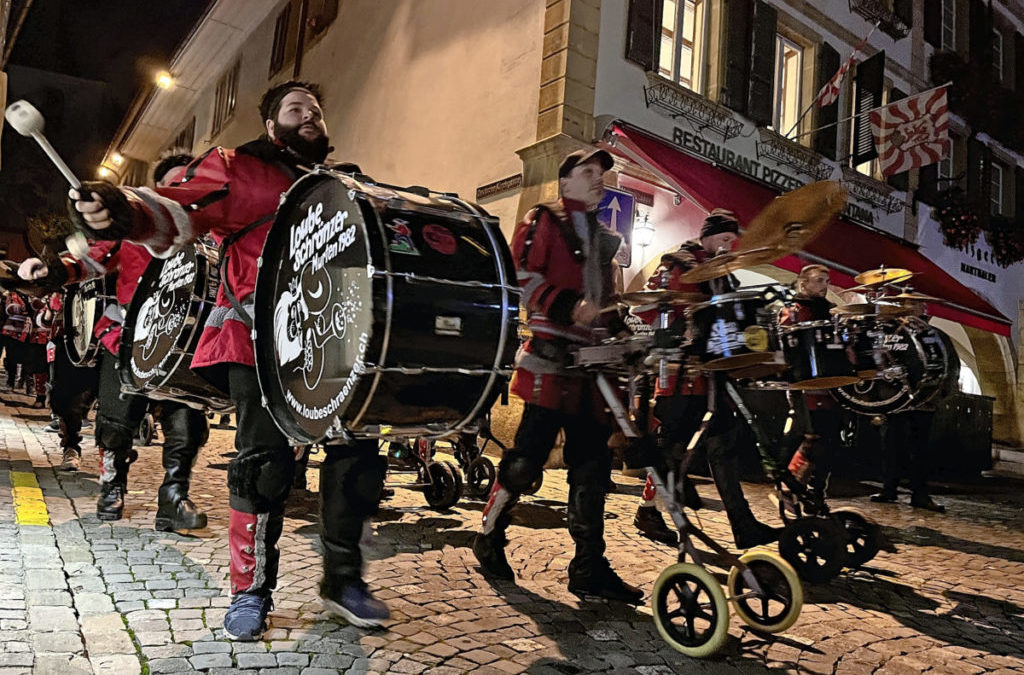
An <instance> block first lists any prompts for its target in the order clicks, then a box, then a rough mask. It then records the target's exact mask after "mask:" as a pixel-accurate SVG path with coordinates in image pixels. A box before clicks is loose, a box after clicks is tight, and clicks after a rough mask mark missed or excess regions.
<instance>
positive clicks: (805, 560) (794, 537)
mask: <svg viewBox="0 0 1024 675" xmlns="http://www.w3.org/2000/svg"><path fill="white" fill-rule="evenodd" d="M779 553H780V554H782V557H783V558H784V559H785V560H786V562H788V563H789V564H790V565H792V566H793V569H795V570H796V573H797V574H799V575H800V578H801V579H806V580H807V581H810V582H811V583H814V584H822V583H825V582H826V581H829V580H831V579H833V578H835V576H836V575H837V574H839V572H840V571H841V570H842V569H843V565H845V564H846V533H845V532H844V531H843V529H842V527H841V526H840V525H839V524H838V523H836V522H835V521H834V520H832V519H831V518H818V517H815V516H805V517H803V518H797V519H796V520H794V521H793V522H792V523H790V524H789V525H787V526H786V527H785V528H784V529H783V530H782V536H781V537H779Z"/></svg>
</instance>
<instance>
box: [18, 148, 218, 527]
mask: <svg viewBox="0 0 1024 675" xmlns="http://www.w3.org/2000/svg"><path fill="white" fill-rule="evenodd" d="M191 159H192V157H191V156H190V155H181V154H178V155H173V156H169V157H166V158H164V160H162V161H161V162H160V163H158V164H157V166H156V168H155V169H154V172H153V178H154V181H155V183H156V185H157V186H166V185H169V184H170V183H171V182H172V181H175V180H178V179H180V178H181V177H182V176H183V175H184V173H185V165H186V164H188V163H189V162H190V161H191ZM89 258H90V259H89V260H87V261H86V260H82V261H79V260H75V259H74V258H71V257H65V258H64V259H62V263H63V264H62V265H61V266H56V265H54V266H52V267H53V268H52V269H49V268H48V267H47V266H46V265H45V264H44V263H43V262H42V261H41V260H39V259H38V258H30V259H28V260H26V261H25V262H23V263H22V265H21V267H20V268H19V275H20V276H22V278H24V279H34V280H36V281H37V282H39V283H40V284H42V285H56V284H60V283H63V282H68V283H74V282H78V281H81V280H83V279H88V278H91V277H94V276H96V275H97V274H101V275H105V276H107V277H110V278H111V279H114V278H116V281H114V282H113V288H114V292H115V294H116V297H108V296H107V295H106V293H107V291H103V292H102V293H103V295H100V296H97V297H95V298H94V303H93V304H94V307H93V314H92V315H89V316H88V317H87V318H88V320H87V321H84V322H83V323H81V324H79V325H72V326H69V328H70V329H71V331H70V333H69V334H70V335H72V339H71V340H70V341H69V342H68V348H69V351H68V355H69V357H71V358H72V359H73V362H74V363H75V364H76V365H82V366H89V367H92V368H93V373H92V376H91V377H74V378H72V379H70V380H69V381H68V382H66V383H65V385H62V386H65V387H68V388H69V391H66V392H63V393H62V395H61V396H60V397H58V400H59V401H61V406H62V407H64V408H65V409H66V408H67V406H70V405H77V406H81V405H82V402H81V401H80V400H79V401H78V402H75V398H76V397H74V394H75V393H77V394H79V396H78V397H77V398H79V399H80V398H81V395H82V394H83V393H84V392H86V391H88V390H89V389H90V388H96V389H97V391H98V401H99V409H98V411H97V414H96V446H97V449H98V451H99V454H100V495H99V498H98V499H97V501H96V515H97V517H98V518H99V519H100V520H120V518H121V517H122V514H123V512H124V507H125V497H126V495H127V490H128V474H129V468H130V466H131V463H132V462H133V461H134V459H135V458H136V457H138V453H137V452H135V450H134V449H133V447H132V446H133V444H134V437H135V430H136V429H138V428H139V425H140V423H141V422H142V420H143V418H144V417H145V415H146V412H147V409H148V407H149V401H148V400H147V398H146V397H145V396H144V395H130V394H125V395H122V392H121V386H122V374H123V372H124V369H119V365H118V361H119V358H118V355H119V353H120V351H121V346H122V343H123V342H124V343H131V342H132V338H131V332H130V331H126V330H125V329H124V326H125V316H124V311H123V310H122V307H123V306H127V305H128V304H129V303H130V302H132V299H133V296H137V295H141V293H137V292H136V291H137V290H138V289H139V288H140V286H139V284H138V282H139V279H140V276H142V273H143V271H144V270H145V269H147V267H148V266H149V264H150V262H151V261H152V257H151V256H150V254H149V252H148V251H147V250H146V249H145V248H143V247H142V246H138V245H136V244H131V243H124V244H122V243H119V242H113V241H100V242H96V243H94V244H92V245H91V246H90V248H89ZM72 290H73V291H74V292H75V293H76V294H78V293H81V292H82V291H83V290H84V289H83V284H77V285H76V286H75V287H74V288H73V289H72ZM140 299H141V300H145V299H146V298H140ZM69 304H70V305H71V307H72V308H74V307H75V306H76V305H78V304H79V303H78V301H77V300H72V302H70V303H69ZM83 309H84V308H83ZM96 310H99V312H98V313H97V311H96ZM78 314H79V315H78V316H77V317H76V315H75V312H72V313H71V318H72V319H74V320H78V321H81V320H83V319H86V316H84V315H83V313H82V312H79V313H78ZM90 326H91V327H92V330H91V331H89V330H88V329H89V327H90ZM83 329H84V330H83ZM86 331H88V332H86ZM76 333H77V334H78V335H76ZM76 337H80V338H82V341H83V344H82V345H81V346H82V348H81V349H79V348H75V347H74V346H73V345H74V344H75V338H76ZM122 337H123V338H124V339H123V340H122ZM101 345H102V347H101ZM72 352H74V356H72ZM97 359H98V365H96V364H95V360H97ZM119 370H120V372H119ZM76 385H77V386H79V387H81V389H80V390H79V391H78V392H73V391H71V389H73V388H74V387H75V386H76ZM136 393H137V392H136ZM161 408H162V416H161V426H162V428H163V431H164V440H165V442H164V446H163V451H162V464H163V467H164V469H165V475H164V482H163V484H162V485H161V486H160V490H159V492H158V493H157V494H158V497H157V514H156V519H155V523H154V527H155V529H157V530H161V531H171V530H190V529H201V528H204V527H206V514H204V513H202V512H201V511H199V510H198V509H197V508H196V506H195V504H193V503H192V500H191V499H189V496H188V492H189V485H190V482H191V475H192V465H193V464H194V463H195V460H196V456H197V455H198V453H199V448H200V447H201V446H202V445H203V444H204V443H205V442H206V438H207V437H208V435H209V434H208V430H207V423H206V416H205V415H204V414H203V412H202V411H201V410H198V409H195V408H193V407H189V406H188V405H185V404H184V403H182V402H178V401H171V400H167V401H163V402H162V406H161ZM80 414H81V412H79V416H80ZM77 431H78V430H77V429H69V430H68V435H69V440H72V441H73V439H74V438H76V437H77ZM75 454H77V449H76V448H75V447H73V446H72V447H66V448H65V462H67V463H68V464H71V463H72V462H73V460H74V459H77V457H76V456H75Z"/></svg>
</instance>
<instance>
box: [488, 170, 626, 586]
mask: <svg viewBox="0 0 1024 675" xmlns="http://www.w3.org/2000/svg"><path fill="white" fill-rule="evenodd" d="M611 167H612V158H611V155H609V154H608V153H607V152H605V151H603V150H578V151H576V152H573V153H570V154H569V155H568V156H566V158H565V159H564V160H563V161H562V164H561V166H560V167H559V170H558V187H559V194H560V195H561V198H560V199H559V200H558V201H557V202H555V203H553V204H541V205H538V206H536V207H535V208H534V209H532V210H531V211H530V213H529V214H527V217H526V218H525V219H524V220H523V222H521V223H520V224H519V225H518V227H517V228H516V231H515V234H514V235H513V238H512V254H513V256H514V259H515V261H516V268H517V270H518V279H519V285H520V286H521V287H522V289H523V296H522V302H523V303H524V304H525V305H526V308H527V310H528V312H529V326H530V329H531V331H532V332H533V337H532V338H531V339H530V340H529V341H528V342H527V343H526V344H525V345H524V346H523V348H522V349H521V350H520V352H519V354H518V356H517V359H516V371H515V375H514V377H513V379H512V385H511V390H512V392H513V393H514V394H516V395H517V396H519V397H521V398H522V399H523V401H525V407H524V409H523V417H522V420H521V421H520V423H519V428H518V430H517V431H516V438H515V446H514V447H512V448H509V450H508V451H507V452H506V453H505V454H504V456H503V457H502V459H501V463H500V464H499V466H498V480H497V481H496V482H495V484H494V487H493V488H492V490H491V495H490V499H489V501H488V503H487V506H486V508H485V509H484V514H483V529H482V531H481V532H480V533H479V534H477V536H476V538H475V539H474V541H473V552H474V553H475V554H476V557H477V560H478V561H479V562H480V565H481V567H482V568H483V570H484V572H485V573H486V574H490V575H492V576H494V577H497V578H500V579H507V580H512V579H515V572H514V571H513V570H512V567H511V565H509V563H508V559H507V558H506V556H505V545H506V543H507V539H506V536H505V532H506V530H507V528H508V526H509V524H510V521H511V513H510V511H511V509H512V507H513V506H514V505H515V504H516V502H517V501H518V498H519V496H520V495H521V494H522V493H523V492H524V491H526V490H527V489H528V488H529V487H530V485H531V484H532V483H533V482H534V481H535V480H536V479H537V477H538V476H539V475H540V474H541V471H543V467H544V462H545V460H546V459H547V457H548V454H549V453H550V452H551V449H552V447H553V446H554V443H555V439H556V437H557V435H558V432H559V430H563V429H564V431H565V451H564V452H565V462H566V464H567V465H568V467H569V473H568V481H569V507H568V521H569V522H568V526H569V535H570V536H571V537H572V539H573V541H574V542H575V543H576V556H575V557H574V558H573V559H572V561H571V562H570V563H569V591H570V592H572V593H574V594H576V595H578V596H580V597H581V598H585V597H587V596H598V597H601V598H607V599H611V600H619V601H623V602H629V603H638V602H640V600H641V599H642V598H643V592H642V591H641V590H640V589H638V588H636V587H634V586H631V585H629V584H627V583H625V582H624V581H623V580H622V579H621V578H619V576H618V575H617V574H616V573H615V571H614V570H612V568H611V565H610V564H609V563H608V560H607V559H606V558H605V557H604V550H605V543H604V503H605V495H606V493H607V490H608V481H609V477H610V473H611V457H610V452H609V449H608V439H609V436H610V435H611V428H610V422H609V420H608V419H606V417H605V415H604V412H603V411H604V403H603V401H602V399H601V396H600V393H599V392H598V391H597V387H596V386H595V385H594V382H593V380H592V379H591V377H590V376H588V375H587V374H585V373H582V372H578V373H577V372H568V371H567V370H566V366H567V364H568V361H569V349H570V347H571V346H573V345H581V344H582V345H586V344H590V343H592V341H593V340H594V333H593V328H594V327H595V324H596V323H597V320H598V319H599V318H600V316H601V307H602V306H603V305H604V304H605V303H606V302H608V301H609V300H610V297H611V295H612V289H613V284H614V279H613V267H612V260H613V257H614V255H615V252H616V251H617V250H618V247H619V238H618V236H617V235H614V234H613V233H611V232H609V231H608V230H607V229H606V228H604V227H603V226H602V225H601V224H600V223H598V221H597V214H596V211H597V206H598V204H599V203H600V202H601V199H602V197H603V196H604V182H603V176H604V174H605V172H606V171H608V169H610V168H611ZM605 316H607V315H605Z"/></svg>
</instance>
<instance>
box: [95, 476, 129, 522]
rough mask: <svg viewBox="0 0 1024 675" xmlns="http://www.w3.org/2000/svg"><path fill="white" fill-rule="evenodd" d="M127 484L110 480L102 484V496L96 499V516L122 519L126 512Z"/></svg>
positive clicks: (101, 518) (107, 518) (102, 518)
mask: <svg viewBox="0 0 1024 675" xmlns="http://www.w3.org/2000/svg"><path fill="white" fill-rule="evenodd" d="M125 492H126V489H125V485H123V484H121V483H118V482H115V481H109V482H106V483H101V484H100V497H99V499H97V500H96V517H97V518H99V519H100V520H121V514H122V513H124V495H125Z"/></svg>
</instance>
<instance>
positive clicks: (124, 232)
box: [93, 140, 386, 595]
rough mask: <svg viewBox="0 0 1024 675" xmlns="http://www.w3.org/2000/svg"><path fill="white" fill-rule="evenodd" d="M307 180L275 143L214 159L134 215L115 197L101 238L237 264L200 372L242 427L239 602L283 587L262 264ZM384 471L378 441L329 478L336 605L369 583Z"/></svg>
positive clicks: (280, 463) (354, 452)
mask: <svg viewBox="0 0 1024 675" xmlns="http://www.w3.org/2000/svg"><path fill="white" fill-rule="evenodd" d="M302 172H303V169H302V168H301V167H300V166H299V165H298V160H297V158H296V156H295V155H294V154H292V153H291V152H290V151H288V150H287V149H285V148H284V147H281V146H279V145H276V144H274V143H273V142H271V141H269V140H257V141H253V142H250V143H247V144H245V145H243V146H241V147H239V148H236V149H225V148H220V147H217V148H213V149H211V150H210V151H209V152H207V153H205V154H204V155H202V156H200V157H198V158H197V159H196V160H194V161H193V162H192V163H191V164H190V165H189V166H188V168H187V169H186V171H185V173H184V175H183V176H182V177H181V178H180V179H179V181H178V182H176V183H172V184H171V185H170V186H168V187H164V188H157V189H156V190H151V189H147V188H139V189H134V188H122V193H121V194H123V195H124V196H125V197H126V198H127V203H126V204H125V203H123V199H124V197H120V196H119V195H113V197H112V199H111V202H112V203H114V204H116V205H115V206H113V207H112V209H113V211H112V212H113V225H112V226H111V227H110V228H109V229H107V230H104V231H101V232H94V233H93V234H94V236H96V237H100V238H120V237H124V238H127V239H131V240H132V241H136V242H139V243H141V244H143V245H145V246H146V248H147V249H149V250H150V251H151V252H152V253H153V255H155V256H157V257H160V258H166V257H169V256H171V255H173V254H174V253H176V252H177V251H179V250H181V249H182V248H183V247H184V246H188V245H190V244H191V242H192V241H194V240H196V239H197V238H199V237H200V236H202V235H204V234H209V235H211V236H212V237H213V239H214V241H216V242H217V243H218V244H220V245H221V247H222V250H223V251H225V253H226V255H225V257H223V258H222V260H221V265H222V266H223V267H224V269H223V278H224V279H225V281H226V283H225V284H222V285H221V287H220V290H219V292H218V295H217V303H216V307H215V308H214V310H213V312H212V313H211V314H210V316H209V319H208V320H207V323H206V326H205V327H204V329H203V333H202V336H201V338H200V341H199V343H198V345H197V347H196V352H195V355H194V356H193V359H192V367H193V368H194V369H196V370H197V371H198V372H199V373H200V374H202V375H204V376H205V377H207V378H208V379H210V380H211V381H213V382H214V383H216V384H218V385H219V386H221V387H222V388H224V389H225V390H226V391H227V392H228V393H229V395H230V397H231V399H232V401H233V402H234V404H235V407H236V411H237V415H238V432H237V433H236V435H235V448H236V449H237V450H238V455H237V456H236V457H235V458H234V459H233V460H232V461H231V464H230V465H229V467H228V488H229V492H230V506H231V513H230V523H229V544H230V553H231V592H232V593H233V594H235V593H243V592H244V593H257V594H261V595H269V593H270V591H271V590H272V589H273V588H274V586H275V585H276V583H277V572H278V563H279V560H280V552H279V551H278V550H277V541H278V539H279V537H280V536H281V531H282V527H283V524H284V505H285V500H286V498H287V496H288V493H289V490H290V487H291V482H292V475H293V472H294V465H295V455H294V453H293V451H292V448H291V445H290V444H289V443H288V440H287V439H286V438H285V436H284V435H283V434H282V433H281V431H280V430H279V429H278V427H277V425H276V424H275V423H274V421H273V419H272V418H271V416H270V413H269V412H268V411H267V410H266V409H265V408H264V407H263V405H262V403H261V400H260V398H261V397H260V388H259V383H258V380H257V377H256V368H255V363H256V361H255V352H254V347H253V342H252V337H251V333H250V329H249V325H248V323H249V322H250V321H251V316H252V310H253V307H254V299H253V290H254V288H255V285H256V273H257V269H258V265H257V263H256V260H257V258H258V257H259V256H260V253H261V251H262V249H263V243H264V241H265V240H266V237H267V232H268V231H269V229H270V226H271V224H272V222H273V217H274V214H275V212H276V210H277V207H278V204H279V203H280V199H281V195H282V194H283V193H284V192H285V191H286V190H287V189H288V188H289V187H290V186H291V184H292V183H293V182H294V181H295V180H296V179H297V178H298V177H299V176H300V175H301V173H302ZM118 199H120V200H122V201H120V202H119V201H117V200H118ZM229 292H230V293H231V294H232V295H233V297H234V300H235V302H232V300H231V296H229V295H228V293H229ZM385 468H386V464H385V462H384V461H383V459H382V458H381V457H379V455H378V450H377V444H376V442H374V441H361V442H358V443H355V444H353V445H350V446H341V445H333V444H331V445H329V447H328V448H327V457H326V459H325V461H324V463H323V465H322V467H321V469H320V478H321V496H322V502H321V504H322V505H321V508H322V517H321V522H322V525H323V535H322V537H323V545H324V585H323V586H322V588H321V592H322V593H327V594H328V595H334V594H335V593H336V591H335V590H334V589H336V588H341V587H345V586H347V585H349V584H355V583H361V576H362V562H363V558H362V554H361V551H360V548H359V539H360V537H361V536H362V532H363V525H364V523H365V521H366V519H368V518H369V517H370V516H372V515H373V514H374V513H375V512H376V509H377V506H378V503H379V498H380V490H381V488H382V486H383V480H384V470H385Z"/></svg>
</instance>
